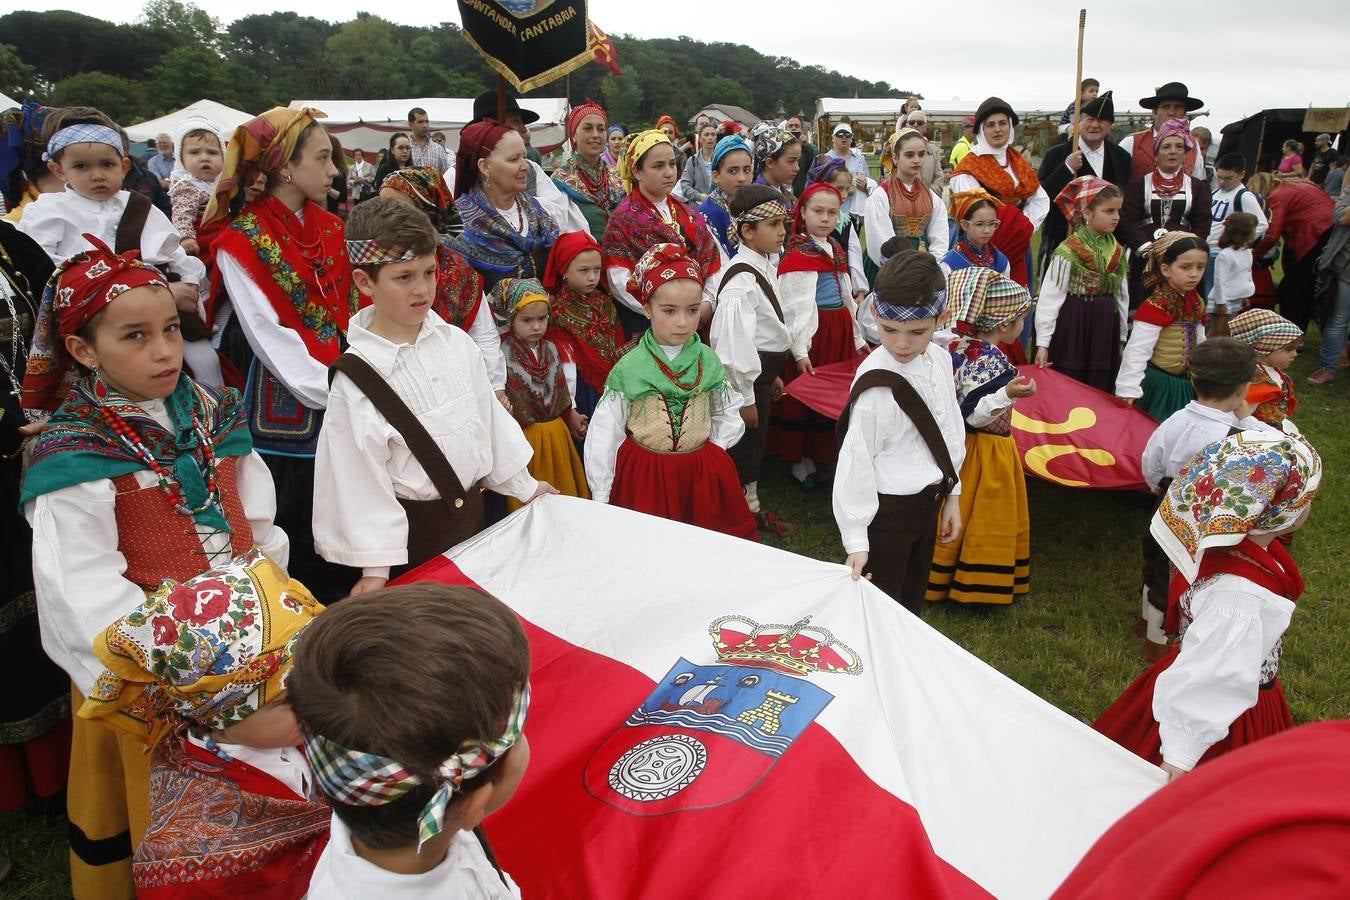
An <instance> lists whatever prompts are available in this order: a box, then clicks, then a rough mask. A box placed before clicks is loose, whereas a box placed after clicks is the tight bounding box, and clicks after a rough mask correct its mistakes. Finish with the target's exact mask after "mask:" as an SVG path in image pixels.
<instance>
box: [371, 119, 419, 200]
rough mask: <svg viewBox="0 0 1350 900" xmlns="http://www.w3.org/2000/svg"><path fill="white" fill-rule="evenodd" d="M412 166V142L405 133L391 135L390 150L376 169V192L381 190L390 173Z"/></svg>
mask: <svg viewBox="0 0 1350 900" xmlns="http://www.w3.org/2000/svg"><path fill="white" fill-rule="evenodd" d="M411 165H412V140H411V139H409V137H408V136H407V135H406V134H404V133H403V132H401V131H400V132H398V133H397V134H393V135H390V137H389V148H388V151H387V152H386V153H385V155H384V159H382V160H380V164H379V165H378V166H377V167H376V168H375V190H377V191H378V190H379V189H380V185H382V184H384V179H385V178H387V177H388V176H389V173H390V172H397V171H398V170H399V169H406V168H408V167H409V166H411Z"/></svg>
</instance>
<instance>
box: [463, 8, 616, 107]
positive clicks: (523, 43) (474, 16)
mask: <svg viewBox="0 0 1350 900" xmlns="http://www.w3.org/2000/svg"><path fill="white" fill-rule="evenodd" d="M459 15H460V21H461V22H463V23H464V39H465V40H467V41H468V42H469V43H470V44H471V45H472V46H473V48H474V49H475V50H477V51H478V52H479V53H481V54H482V55H483V58H484V59H485V60H487V63H488V65H490V66H492V68H493V69H495V70H496V71H497V74H499V75H501V76H502V77H503V78H505V79H506V80H507V81H509V82H511V84H512V85H513V86H514V87H515V89H516V90H517V91H520V92H522V93H523V92H525V91H532V90H534V89H535V88H537V87H540V86H542V85H545V84H548V83H549V82H550V81H556V80H557V79H559V78H562V77H563V76H564V75H566V74H568V73H569V72H574V71H576V70H577V69H579V68H581V67H582V66H584V65H586V63H588V62H591V61H592V60H594V59H596V48H595V46H594V45H593V44H592V41H591V35H590V33H589V31H588V29H587V26H586V0H459Z"/></svg>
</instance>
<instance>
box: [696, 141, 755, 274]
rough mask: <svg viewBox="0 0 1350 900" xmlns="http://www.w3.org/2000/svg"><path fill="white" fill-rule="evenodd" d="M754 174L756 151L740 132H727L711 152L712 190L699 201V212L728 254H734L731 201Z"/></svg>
mask: <svg viewBox="0 0 1350 900" xmlns="http://www.w3.org/2000/svg"><path fill="white" fill-rule="evenodd" d="M754 177H755V151H754V149H753V148H752V147H751V146H750V145H749V144H748V143H746V140H745V138H743V137H741V136H740V135H739V134H729V135H727V136H726V137H724V138H722V139H721V140H720V141H718V142H717V146H716V147H714V148H713V155H712V179H713V189H712V191H711V192H710V193H709V194H708V198H707V199H706V200H704V201H703V202H702V203H701V204H699V207H698V211H699V212H700V213H702V214H703V218H704V219H706V220H707V222H708V227H709V228H711V229H712V233H713V236H714V237H716V238H717V241H718V243H719V244H721V245H722V249H723V250H725V251H726V254H727V256H733V255H735V253H736V244H735V242H734V241H733V238H734V237H735V234H736V232H735V229H733V228H732V227H731V220H732V215H731V201H732V198H734V197H735V196H736V192H737V191H739V190H740V189H741V188H743V187H745V186H746V185H747V184H749V183H750V182H751V181H752V180H753V179H754Z"/></svg>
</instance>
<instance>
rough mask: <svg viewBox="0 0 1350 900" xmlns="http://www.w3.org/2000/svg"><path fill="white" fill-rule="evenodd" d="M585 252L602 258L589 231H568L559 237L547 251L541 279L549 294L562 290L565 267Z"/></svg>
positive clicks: (598, 246) (600, 251)
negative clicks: (593, 253)
mask: <svg viewBox="0 0 1350 900" xmlns="http://www.w3.org/2000/svg"><path fill="white" fill-rule="evenodd" d="M587 250H594V251H595V252H596V253H599V254H601V256H602V257H603V255H604V252H605V251H604V249H603V248H602V247H601V246H600V244H599V243H598V242H597V241H596V239H595V238H594V237H592V236H591V233H590V232H589V231H569V232H567V234H564V235H561V236H559V238H558V240H557V241H556V242H554V244H553V249H552V250H551V251H549V254H548V265H547V266H545V267H544V277H543V279H541V280H542V281H543V283H544V287H545V288H547V289H548V291H549V293H557V292H558V291H559V290H560V289H561V288H562V286H563V284H564V283H565V282H564V279H563V276H564V275H565V274H566V273H567V267H568V266H570V265H571V264H572V260H574V259H576V258H577V257H578V256H580V255H581V254H582V253H585V252H586V251H587ZM602 277H603V276H602Z"/></svg>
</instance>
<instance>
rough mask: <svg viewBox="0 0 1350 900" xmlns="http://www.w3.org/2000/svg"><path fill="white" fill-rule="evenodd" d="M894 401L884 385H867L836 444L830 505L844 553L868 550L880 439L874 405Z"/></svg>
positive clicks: (873, 514)
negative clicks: (882, 386)
mask: <svg viewBox="0 0 1350 900" xmlns="http://www.w3.org/2000/svg"><path fill="white" fill-rule="evenodd" d="M883 401H884V402H887V403H894V401H893V400H892V398H891V392H890V390H889V389H887V388H871V389H869V390H866V391H863V392H862V393H861V394H860V395H858V400H857V402H855V403H854V404H853V411H852V412H851V413H850V414H849V421H848V432H847V433H846V434H845V435H844V440H843V443H842V444H840V446H839V462H838V464H837V465H836V467H835V470H834V489H833V491H832V495H831V504H832V506H833V508H834V521H835V524H836V525H838V526H839V537H840V538H841V539H842V540H843V543H844V552H845V553H866V552H868V549H869V547H868V540H867V529H868V527H869V526H870V525H871V524H872V520H873V519H874V518H876V514H877V508H878V506H879V505H880V501H879V500H878V498H877V473H876V468H875V463H874V462H873V460H875V459H876V456H877V454H878V453H879V452H880V450H881V442H882V438H883V434H882V428H881V424H882V423H881V421H880V417H879V416H878V409H877V407H878V404H879V403H881V402H883Z"/></svg>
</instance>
